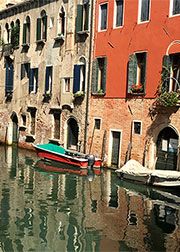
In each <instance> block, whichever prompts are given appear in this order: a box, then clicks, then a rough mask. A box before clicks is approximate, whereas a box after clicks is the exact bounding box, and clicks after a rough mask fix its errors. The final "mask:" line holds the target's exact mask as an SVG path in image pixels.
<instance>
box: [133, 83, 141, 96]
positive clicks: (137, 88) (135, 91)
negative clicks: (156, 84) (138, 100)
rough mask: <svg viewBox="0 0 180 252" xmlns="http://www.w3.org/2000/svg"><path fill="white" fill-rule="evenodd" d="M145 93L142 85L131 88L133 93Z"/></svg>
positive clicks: (134, 85)
mask: <svg viewBox="0 0 180 252" xmlns="http://www.w3.org/2000/svg"><path fill="white" fill-rule="evenodd" d="M143 91H144V87H143V85H142V84H141V83H138V84H133V85H132V86H131V93H135V94H139V93H143Z"/></svg>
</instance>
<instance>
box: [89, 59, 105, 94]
mask: <svg viewBox="0 0 180 252" xmlns="http://www.w3.org/2000/svg"><path fill="white" fill-rule="evenodd" d="M106 68H107V58H106V57H101V58H97V59H95V60H94V62H93V73H92V93H94V94H99V95H100V94H105V92H106Z"/></svg>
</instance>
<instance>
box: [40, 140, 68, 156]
mask: <svg viewBox="0 0 180 252" xmlns="http://www.w3.org/2000/svg"><path fill="white" fill-rule="evenodd" d="M37 147H39V148H41V149H44V150H47V151H53V152H57V153H60V154H65V152H66V150H65V149H64V148H63V147H62V146H60V145H55V144H51V143H47V144H38V145H37Z"/></svg>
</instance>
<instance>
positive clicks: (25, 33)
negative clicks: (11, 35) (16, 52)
mask: <svg viewBox="0 0 180 252" xmlns="http://www.w3.org/2000/svg"><path fill="white" fill-rule="evenodd" d="M30 28H31V23H30V18H29V16H27V17H26V20H25V22H24V24H23V45H29V44H30Z"/></svg>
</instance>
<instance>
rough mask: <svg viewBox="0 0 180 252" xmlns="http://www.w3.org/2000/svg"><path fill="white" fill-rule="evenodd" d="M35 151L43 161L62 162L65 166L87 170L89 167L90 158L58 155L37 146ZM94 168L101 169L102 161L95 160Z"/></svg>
mask: <svg viewBox="0 0 180 252" xmlns="http://www.w3.org/2000/svg"><path fill="white" fill-rule="evenodd" d="M35 149H36V151H37V155H38V157H40V158H41V159H47V160H51V161H56V162H60V163H63V164H68V165H71V166H75V167H80V168H87V167H88V165H89V164H88V158H84V157H77V156H73V155H72V156H70V155H66V154H61V153H56V152H53V151H48V150H44V149H41V148H40V147H37V146H35ZM93 167H94V168H100V167H101V160H100V159H98V158H95V161H94V164H93Z"/></svg>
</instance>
